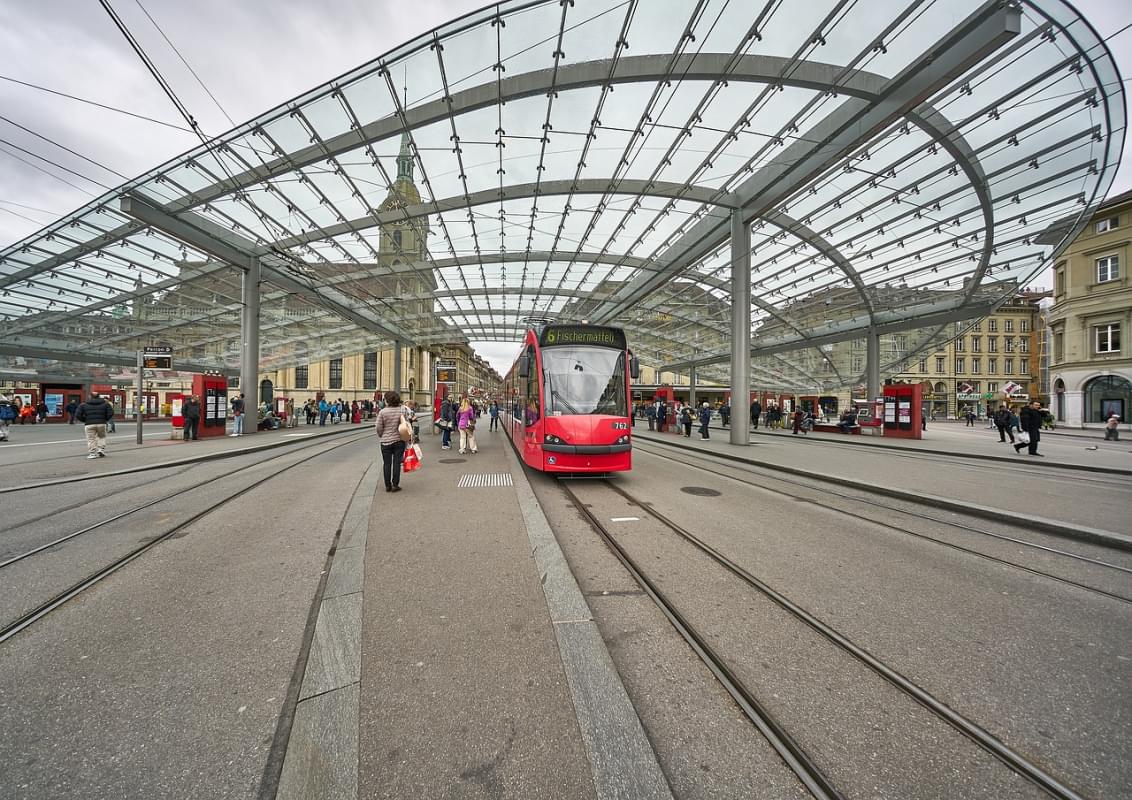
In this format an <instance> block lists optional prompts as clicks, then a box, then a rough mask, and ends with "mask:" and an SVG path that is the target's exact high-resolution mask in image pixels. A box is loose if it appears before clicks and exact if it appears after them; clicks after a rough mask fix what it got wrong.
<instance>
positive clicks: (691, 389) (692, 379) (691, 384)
mask: <svg viewBox="0 0 1132 800" xmlns="http://www.w3.org/2000/svg"><path fill="white" fill-rule="evenodd" d="M688 405H690V406H691V407H692V410H693V411H695V410H696V367H695V366H694V365H693V366H692V368H691V369H690V370H688Z"/></svg>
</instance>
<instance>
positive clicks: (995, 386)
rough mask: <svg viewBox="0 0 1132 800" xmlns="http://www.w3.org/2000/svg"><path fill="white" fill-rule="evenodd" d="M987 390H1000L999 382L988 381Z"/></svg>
mask: <svg viewBox="0 0 1132 800" xmlns="http://www.w3.org/2000/svg"><path fill="white" fill-rule="evenodd" d="M987 391H988V392H997V391H998V383H997V382H990V383H987Z"/></svg>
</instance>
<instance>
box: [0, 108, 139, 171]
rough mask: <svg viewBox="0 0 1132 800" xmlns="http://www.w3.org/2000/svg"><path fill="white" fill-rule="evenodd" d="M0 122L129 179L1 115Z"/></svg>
mask: <svg viewBox="0 0 1132 800" xmlns="http://www.w3.org/2000/svg"><path fill="white" fill-rule="evenodd" d="M0 120H4V122H7V123H8V124H9V125H11V126H12V127H14V128H19V129H20V130H21V131H24V132H25V133H30V134H31V135H32V136H34V137H36V138H37V139H42V140H43V141H45V142H47V143H48V144H51V145H54V146H55V147H58V148H59V149H60V150H63V151H66V152H68V153H70V154H71V155H73V156H75V157H76V158H81V159H82V160H83V161H85V162H87V163H88V164H93V165H94V166H96V167H98V168H99V169H104V170H106V171H107V172H109V173H110V174H112V175H116V176H118V177H119V178H121V179H122V180H124V181H128V180H129V178H128V177H127V176H125V175H123V174H122V173H121V172H119V171H118V170H116V169H111V168H110V167H108V166H106V165H105V164H100V163H99V162H97V161H95V160H94V159H93V158H87V157H86V156H84V155H83V154H82V153H79V152H76V151H75V150H72V149H71V148H69V147H67V146H66V145H62V144H59V142H57V141H55V140H54V139H52V138H50V137H48V136H44V135H43V134H41V133H36V132H35V131H33V130H32V129H31V128H26V127H24V126H23V125H21V124H20V123H18V122H15V121H13V120H11V119H9V118H8V117H5V116H4V115H3V114H0ZM12 146H13V147H15V145H12ZM24 152H28V151H26V150H25V151H24ZM38 157H39V156H37V158H38ZM75 174H78V173H75ZM83 177H85V176H83ZM86 180H90V179H89V178H87V179H86Z"/></svg>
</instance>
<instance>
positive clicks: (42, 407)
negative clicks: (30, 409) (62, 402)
mask: <svg viewBox="0 0 1132 800" xmlns="http://www.w3.org/2000/svg"><path fill="white" fill-rule="evenodd" d="M47 411H48V408H47V403H45V402H44V401H43V400H40V401H39V403H38V404H37V405H36V407H35V413H36V417H37V421H38V422H39V424H40V425H42V424H43V423H45V422H47Z"/></svg>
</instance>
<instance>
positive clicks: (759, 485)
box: [636, 440, 1132, 604]
mask: <svg viewBox="0 0 1132 800" xmlns="http://www.w3.org/2000/svg"><path fill="white" fill-rule="evenodd" d="M640 444H641V443H640V440H638V442H637V443H636V449H637V450H639V451H640V452H642V453H646V454H648V455H651V456H653V457H656V458H662V459H665V460H667V461H671V460H675V456H674V455H672V454H670V453H668V452H664V451H659V450H657V451H654V450H650V449H649V448H648V447H647V446H646V447H641V446H640ZM712 458H713V454H701V453H697V452H695V451H689V450H685V451H684V452H682V453H681V455H680V459H679V460H680V464H681V465H682V466H690V467H692V468H694V469H697V470H700V471H702V472H706V473H709V474H711V475H716V476H718V477H722V478H725V479H728V480H733V481H736V482H738V483H741V484H743V485H744V486H749V487H751V488H753V489H756V490H758V491H760V492H770V493H772V494H775V495H776V496H780V495H781V490H774V489H768V488H767V487H766V485H765V484H766V483H767V482H768V481H769V482H774V483H775V484H777V485H781V486H782V487H784V488H786V489H788V490H789V491H790V492H791V493H792V495H795V496H796V495H797V494H798V492H799V490H800V489H803V488H804V489H809V490H810V491H811V492H813V493H814V494H812V495H807V496H806V497H805V498H804V499H805V500H806V502H808V503H812V504H814V505H817V506H820V507H821V508H824V509H827V510H829V511H832V512H834V513H836V514H839V515H842V516H846V517H850V518H852V519H857V520H860V521H862V522H866V523H869V524H871V525H877V526H880V527H883V528H886V529H888V530H891V531H895V532H897V533H900V534H903V535H906V536H910V537H913V538H916V539H920V540H922V541H927V542H931V543H933V544H936V545H939V546H941V547H946V548H949V549H952V550H956V551H959V552H962V553H966V554H969V555H973V556H976V557H978V558H982V559H986V560H988V561H991V562H994V563H997V564H1001V565H1003V566H1008V567H1012V568H1014V569H1018V570H1021V571H1023V572H1027V573H1030V574H1032V575H1036V576H1038V577H1042V578H1047V579H1049V580H1053V581H1056V582H1058V583H1063V584H1066V585H1068V586H1073V587H1075V588H1077V589H1081V590H1084V591H1087V592H1091V593H1094V594H1098V595H1101V596H1104V597H1108V598H1111V599H1113V600H1118V601H1120V602H1123V603H1129V604H1132V593H1130V594H1120V593H1117V592H1110V591H1108V590H1106V589H1103V588H1100V587H1098V586H1093V585H1090V584H1087V583H1082V582H1080V581H1077V580H1073V579H1071V578H1067V577H1065V576H1063V575H1055V574H1053V573H1051V572H1046V571H1044V570H1041V569H1037V568H1035V567H1030V566H1026V565H1025V564H1019V563H1018V562H1016V561H1011V560H1010V559H1005V558H1000V557H999V556H995V555H992V554H990V553H986V552H983V551H981V550H977V549H974V548H971V547H965V546H963V545H960V544H956V543H954V542H948V541H945V540H943V539H940V538H937V537H936V536H933V535H930V534H927V533H921V532H917V531H912V530H909V529H908V528H906V527H902V526H899V525H894V524H892V523H891V522H886V521H884V520H882V519H877V518H876V517H873V516H868V515H865V514H858V513H856V512H854V511H850V510H848V509H845V508H842V507H840V506H838V505H836V504H834V503H830V502H827V501H826V500H825V499H824V496H827V495H832V496H834V497H837V498H840V499H843V500H846V501H849V502H851V503H857V504H861V505H865V506H869V507H872V508H876V509H878V510H880V511H883V512H888V513H894V514H899V515H901V516H904V517H912V518H915V519H918V520H922V521H924V522H927V523H930V524H933V525H943V526H946V527H948V528H954V529H956V530H959V531H963V532H965V533H971V534H977V535H980V536H985V537H988V538H990V539H994V540H997V541H999V542H1003V543H1007V544H1011V545H1018V546H1021V547H1025V548H1029V549H1032V550H1034V551H1038V552H1041V553H1044V554H1048V555H1053V556H1057V557H1060V558H1065V559H1069V560H1072V561H1075V562H1080V563H1081V564H1086V565H1089V566H1091V567H1097V568H1100V569H1104V570H1111V571H1114V572H1118V573H1120V574H1122V575H1127V576H1132V568H1129V567H1125V566H1122V565H1120V564H1114V563H1111V562H1108V561H1103V560H1101V559H1097V558H1091V557H1089V556H1084V555H1081V554H1079V553H1074V552H1071V551H1069V550H1062V549H1060V548H1056V547H1051V546H1049V545H1044V544H1040V543H1038V542H1033V541H1029V540H1027V539H1023V538H1020V537H1018V536H1009V535H1006V534H1004V533H996V532H994V531H988V530H985V529H983V528H978V527H975V526H972V525H968V524H965V523H963V522H958V521H956V520H949V519H944V518H941V517H938V516H934V515H931V514H924V513H921V512H918V511H913V510H910V509H907V508H900V507H898V506H893V505H888V504H886V503H881V502H877V501H876V500H869V499H867V498H864V497H859V496H856V495H851V494H847V493H844V492H838V491H836V490H833V489H830V488H829V487H828V486H801V485H800V484H799V482H798V480H796V479H792V480H789V481H787V480H784V479H783V478H781V477H780V476H776V475H775V474H774V471H773V470H774V469H775V468H773V467H760V466H758V465H755V464H746V465H745V468H744V469H743V471H742V472H746V473H749V474H752V475H757V476H758V478H759V482H755V481H752V480H744V479H743V477H742V473H736V472H735V471H734V470H732V471H723V470H721V469H711V468H709V467H706V466H703V464H702V463H699V464H696V463H689V459H692V460H695V461H700V462H707V463H709V464H713V465H714V462H713V461H712Z"/></svg>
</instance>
